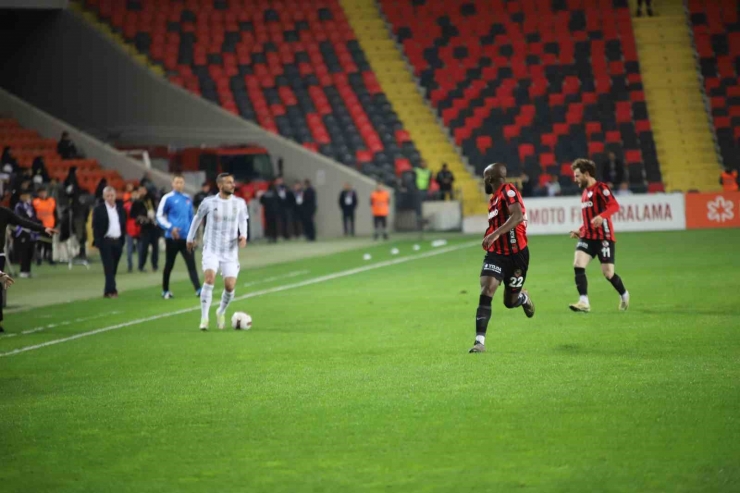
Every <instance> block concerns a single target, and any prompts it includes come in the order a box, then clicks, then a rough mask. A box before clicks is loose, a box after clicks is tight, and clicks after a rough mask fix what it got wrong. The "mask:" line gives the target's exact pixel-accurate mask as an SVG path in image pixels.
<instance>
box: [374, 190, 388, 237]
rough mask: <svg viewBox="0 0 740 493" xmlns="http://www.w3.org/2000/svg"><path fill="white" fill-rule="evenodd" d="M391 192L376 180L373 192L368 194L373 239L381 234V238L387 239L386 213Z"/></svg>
mask: <svg viewBox="0 0 740 493" xmlns="http://www.w3.org/2000/svg"><path fill="white" fill-rule="evenodd" d="M390 203H391V194H390V193H388V192H387V191H386V190H384V189H383V184H382V183H381V182H380V181H378V183H377V186H376V187H375V190H374V191H373V193H371V194H370V208H371V209H372V213H373V226H374V229H375V233H374V234H373V239H374V240H377V239H378V237H379V236H380V235H381V234H382V235H383V239H384V240H387V239H388V213H389V212H390Z"/></svg>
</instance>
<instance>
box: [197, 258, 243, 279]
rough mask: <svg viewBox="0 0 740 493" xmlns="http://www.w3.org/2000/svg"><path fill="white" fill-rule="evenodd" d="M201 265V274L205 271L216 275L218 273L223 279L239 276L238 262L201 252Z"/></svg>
mask: <svg viewBox="0 0 740 493" xmlns="http://www.w3.org/2000/svg"><path fill="white" fill-rule="evenodd" d="M202 264H203V265H202V267H203V272H205V271H207V270H212V271H215V272H216V273H219V272H220V273H221V277H223V278H227V277H238V276H239V269H240V266H239V261H238V260H229V259H224V258H222V257H219V256H218V255H214V254H212V253H207V252H203V262H202Z"/></svg>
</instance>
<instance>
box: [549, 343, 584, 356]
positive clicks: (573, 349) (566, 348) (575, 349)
mask: <svg viewBox="0 0 740 493" xmlns="http://www.w3.org/2000/svg"><path fill="white" fill-rule="evenodd" d="M555 349H556V350H557V351H560V352H563V353H568V354H579V353H581V352H582V347H581V345H580V344H559V345H557V346H555Z"/></svg>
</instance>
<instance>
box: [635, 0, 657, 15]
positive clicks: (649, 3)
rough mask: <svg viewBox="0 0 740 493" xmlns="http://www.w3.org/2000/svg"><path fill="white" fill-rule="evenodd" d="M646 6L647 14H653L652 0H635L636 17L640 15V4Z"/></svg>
mask: <svg viewBox="0 0 740 493" xmlns="http://www.w3.org/2000/svg"><path fill="white" fill-rule="evenodd" d="M643 4H645V6H646V7H647V15H648V16H650V17H652V16H653V0H637V13H636V15H637V17H642V5H643Z"/></svg>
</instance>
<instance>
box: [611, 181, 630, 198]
mask: <svg viewBox="0 0 740 493" xmlns="http://www.w3.org/2000/svg"><path fill="white" fill-rule="evenodd" d="M615 193H616V194H617V195H620V196H624V195H632V190H630V186H629V183H627V182H624V183H622V184H621V185H619V188H618V189H617V191H616V192H615Z"/></svg>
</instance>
